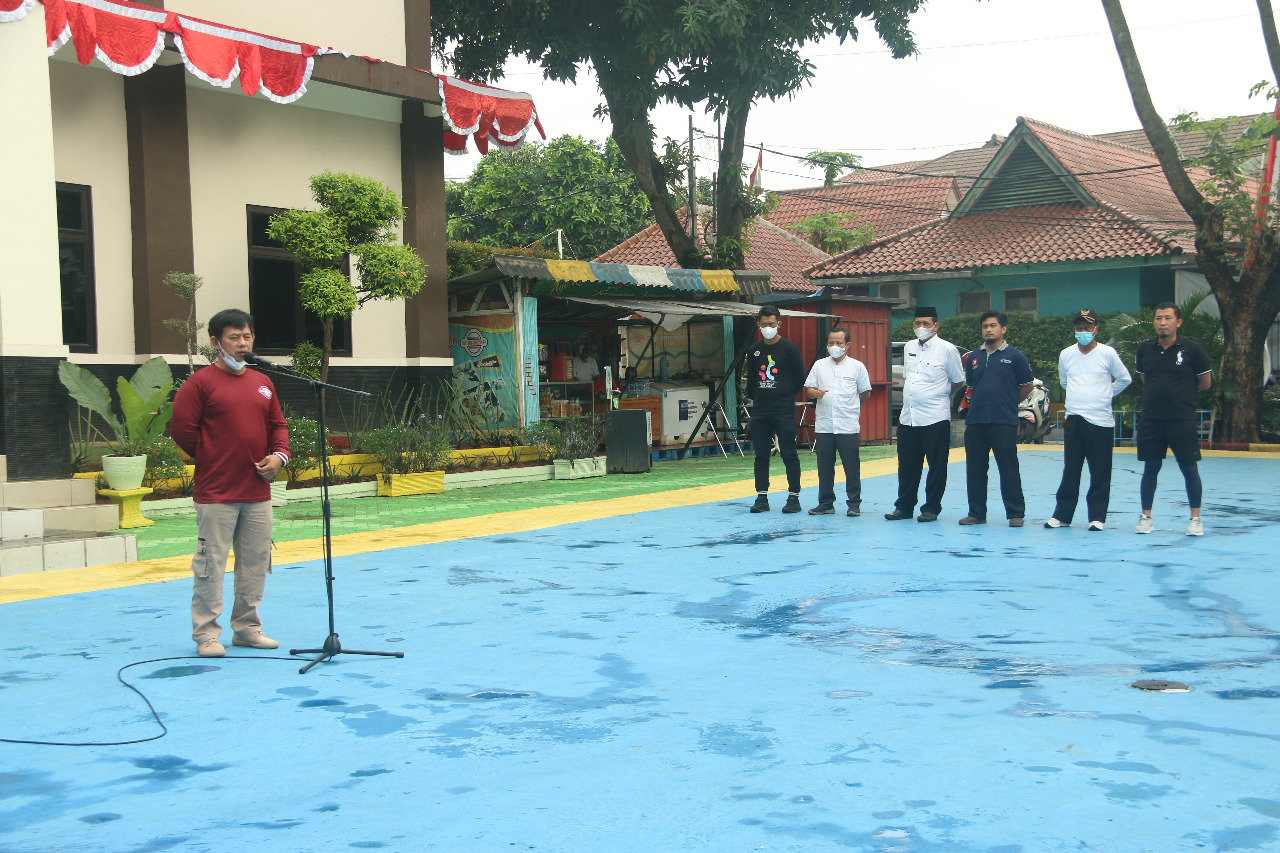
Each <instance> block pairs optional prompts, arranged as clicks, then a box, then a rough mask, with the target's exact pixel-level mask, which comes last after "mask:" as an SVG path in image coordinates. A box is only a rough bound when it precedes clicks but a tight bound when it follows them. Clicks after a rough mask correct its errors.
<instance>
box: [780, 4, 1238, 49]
mask: <svg viewBox="0 0 1280 853" xmlns="http://www.w3.org/2000/svg"><path fill="white" fill-rule="evenodd" d="M1252 17H1253V15H1228V16H1227V17H1225V18H1205V19H1203V20H1200V21H1180V22H1178V23H1173V24H1152V25H1151V26H1147V27H1130V30H1131V31H1133V32H1139V31H1144V30H1164V29H1169V28H1171V27H1191V26H1197V25H1199V24H1212V23H1216V22H1218V21H1234V20H1238V19H1240V18H1252ZM1098 36H1107V37H1110V36H1111V32H1110V31H1102V30H1099V31H1097V32H1092V33H1067V34H1065V35H1058V36H1037V37H1035V38H1025V39H1005V40H1003V41H980V42H971V43H969V44H940V45H933V46H930V47H920V48H917V50H919V51H920V52H921V53H923V52H924V51H927V50H965V49H968V48H972V47H995V46H998V45H1002V44H1032V43H1035V42H1043V41H1062V40H1063V39H1080V38H1096V37H1098ZM887 53H889V51H888V50H887V49H879V50H849V51H837V52H835V53H811V54H805V55H804V58H805V59H824V58H827V57H831V56H874V55H881V54H887Z"/></svg>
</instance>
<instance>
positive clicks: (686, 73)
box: [431, 0, 922, 268]
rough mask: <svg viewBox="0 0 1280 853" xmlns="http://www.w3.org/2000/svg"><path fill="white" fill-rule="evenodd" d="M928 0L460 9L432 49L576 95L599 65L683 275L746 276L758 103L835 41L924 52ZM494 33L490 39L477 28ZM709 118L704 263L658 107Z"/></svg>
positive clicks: (465, 70)
mask: <svg viewBox="0 0 1280 853" xmlns="http://www.w3.org/2000/svg"><path fill="white" fill-rule="evenodd" d="M921 5H922V0H786V2H765V0H758V2H748V0H537V2H532V1H531V2H519V3H512V2H510V0H455V1H454V2H450V3H447V4H440V5H439V6H437V7H436V8H435V9H433V10H432V13H433V14H432V21H431V23H432V32H433V35H434V38H433V42H434V44H435V48H436V50H437V51H438V52H439V53H440V55H441V56H445V55H447V56H448V57H449V58H450V60H451V61H452V62H453V65H454V68H455V69H456V71H457V72H458V73H459V74H461V75H463V76H465V77H470V78H472V79H479V80H492V79H494V78H495V77H497V76H499V75H500V73H501V70H502V66H503V63H504V62H505V61H506V60H507V58H508V57H510V56H523V57H525V58H527V59H528V60H529V61H531V62H536V63H538V64H539V65H540V66H541V67H542V71H543V75H544V76H545V77H546V78H547V79H551V80H561V81H568V82H572V81H574V80H575V79H576V77H577V73H578V68H579V67H580V66H587V65H589V66H590V67H591V69H592V70H593V71H594V72H595V76H596V81H597V83H598V84H599V87H600V92H601V94H602V96H603V98H604V103H603V104H602V105H601V106H600V107H599V110H600V112H601V113H602V114H604V115H607V116H608V117H609V121H610V123H611V125H612V131H611V136H612V137H613V140H614V142H616V143H617V145H618V148H619V150H620V152H621V154H622V157H623V159H624V160H625V161H626V163H627V166H628V167H630V169H631V171H632V172H633V173H634V174H635V176H636V181H637V182H638V184H639V187H640V189H641V191H642V192H643V193H644V194H645V196H646V198H647V199H648V201H649V205H650V207H651V209H652V212H653V216H654V219H655V220H656V221H657V224H658V227H659V228H660V229H661V230H662V233H663V235H664V236H665V237H666V240H667V243H668V244H669V245H670V246H671V249H672V251H673V252H674V253H675V256H676V261H677V263H679V264H680V265H681V266H683V267H689V268H696V267H700V266H704V265H707V264H709V263H714V264H715V265H717V266H730V267H739V268H740V267H741V265H742V263H743V260H742V259H743V254H744V253H745V249H746V244H745V242H744V241H743V239H742V233H743V226H744V225H745V224H746V222H747V221H748V220H749V219H750V218H751V217H752V216H754V215H756V214H757V212H758V210H759V209H760V200H759V198H758V195H759V194H758V193H757V194H751V193H748V192H747V190H746V189H745V187H744V181H743V177H744V169H743V163H742V157H743V150H744V148H745V139H746V129H747V117H748V115H749V114H750V111H751V106H752V104H754V103H755V102H756V101H757V100H759V99H761V98H768V99H770V100H776V99H778V98H781V97H784V96H788V95H791V94H793V93H794V92H796V91H797V90H798V89H799V88H800V87H801V86H804V85H805V84H806V83H807V82H808V80H809V79H810V78H811V77H812V76H813V74H814V70H813V66H812V65H811V64H810V63H809V62H808V60H806V59H804V57H802V56H801V55H800V51H801V49H802V48H803V47H804V46H805V45H806V44H809V43H811V42H814V41H817V40H819V39H822V38H824V37H827V36H831V35H834V36H837V37H838V38H839V39H840V40H842V41H843V40H845V39H856V38H857V36H858V27H859V25H861V24H865V23H867V22H868V21H869V22H870V23H871V24H872V25H873V26H874V27H875V29H876V32H877V33H878V34H879V35H880V37H881V38H882V39H884V41H885V42H886V43H887V44H888V45H889V48H890V49H891V51H892V52H893V54H894V56H898V57H902V56H907V55H909V54H911V53H914V51H915V43H914V41H913V39H912V36H911V31H910V27H909V23H910V21H909V16H910V15H911V13H913V12H915V11H916V10H917V9H919V8H920V6H921ZM478 21H483V22H484V23H483V26H478V25H477V22H478ZM660 103H669V104H677V105H680V106H684V107H687V108H690V109H692V108H694V107H695V106H697V105H703V106H705V107H706V108H707V109H708V110H710V111H711V112H712V113H713V114H714V115H716V116H717V117H719V118H721V119H723V137H722V138H721V139H720V140H719V156H718V167H717V171H718V175H719V181H718V186H717V199H716V217H717V222H716V235H717V239H716V257H714V258H708V257H706V256H704V255H703V253H702V251H701V250H700V249H699V246H698V244H697V242H696V241H695V240H694V239H692V238H691V237H690V236H689V233H688V231H687V230H686V229H685V228H684V227H682V225H681V224H680V221H679V219H678V217H677V211H678V208H679V207H680V206H681V205H680V203H679V200H678V194H677V192H676V186H677V182H676V181H675V180H673V178H674V177H675V176H673V175H672V168H671V161H670V158H664V157H663V156H661V155H660V154H659V153H658V151H657V149H656V147H655V141H656V140H655V138H654V130H653V124H652V121H651V114H652V111H653V109H654V107H656V106H657V105H658V104H660Z"/></svg>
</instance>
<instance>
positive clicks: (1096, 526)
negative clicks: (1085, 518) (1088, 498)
mask: <svg viewBox="0 0 1280 853" xmlns="http://www.w3.org/2000/svg"><path fill="white" fill-rule="evenodd" d="M1089 529H1090V530H1092V531H1094V532H1095V533H1096V532H1097V531H1099V530H1105V529H1106V525H1105V524H1103V523H1102V522H1101V521H1091V522H1089Z"/></svg>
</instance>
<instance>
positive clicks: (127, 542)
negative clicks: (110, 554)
mask: <svg viewBox="0 0 1280 853" xmlns="http://www.w3.org/2000/svg"><path fill="white" fill-rule="evenodd" d="M120 538H121V539H123V540H124V561H125V562H126V563H136V562H137V561H138V537H137V536H136V535H135V534H133V533H125V534H122V535H121V536H120Z"/></svg>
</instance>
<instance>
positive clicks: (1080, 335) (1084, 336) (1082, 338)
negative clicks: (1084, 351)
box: [1076, 332, 1093, 347]
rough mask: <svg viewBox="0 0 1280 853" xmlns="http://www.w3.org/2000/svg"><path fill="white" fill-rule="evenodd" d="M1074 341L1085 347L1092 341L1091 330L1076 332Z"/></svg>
mask: <svg viewBox="0 0 1280 853" xmlns="http://www.w3.org/2000/svg"><path fill="white" fill-rule="evenodd" d="M1076 341H1077V342H1079V344H1080V346H1082V347H1087V346H1088V345H1089V344H1091V343H1093V332H1076Z"/></svg>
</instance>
